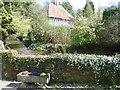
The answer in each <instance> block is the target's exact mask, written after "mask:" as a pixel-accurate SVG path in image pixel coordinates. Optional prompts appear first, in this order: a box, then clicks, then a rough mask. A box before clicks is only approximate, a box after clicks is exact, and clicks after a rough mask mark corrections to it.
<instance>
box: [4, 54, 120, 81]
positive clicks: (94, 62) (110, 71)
mask: <svg viewBox="0 0 120 90" xmlns="http://www.w3.org/2000/svg"><path fill="white" fill-rule="evenodd" d="M3 56H5V57H6V59H5V60H6V61H7V62H10V63H11V64H12V65H13V66H14V67H15V69H16V70H24V69H26V70H29V71H40V72H42V71H46V70H47V69H48V65H51V66H50V67H49V68H52V69H53V70H58V69H60V68H59V66H73V67H74V66H77V67H78V70H79V69H80V70H81V69H88V70H90V69H93V70H94V73H95V78H96V79H97V80H98V82H99V81H101V80H102V79H101V77H102V78H103V77H104V78H109V80H110V81H111V82H112V83H114V82H115V80H116V78H118V77H117V76H118V75H119V73H120V58H119V57H116V56H105V55H90V54H54V55H48V56H29V57H26V56H19V57H18V56H12V58H10V59H9V58H8V55H7V54H3ZM53 70H51V71H50V72H51V73H52V71H53ZM104 78H103V80H104Z"/></svg>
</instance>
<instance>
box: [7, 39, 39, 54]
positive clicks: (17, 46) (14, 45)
mask: <svg viewBox="0 0 120 90" xmlns="http://www.w3.org/2000/svg"><path fill="white" fill-rule="evenodd" d="M6 44H7V46H8V47H9V49H13V50H17V51H18V53H19V54H24V55H38V54H41V51H39V50H31V49H29V48H27V47H26V46H25V45H24V44H23V42H21V41H20V40H19V39H17V38H16V39H12V40H11V39H7V40H6Z"/></svg>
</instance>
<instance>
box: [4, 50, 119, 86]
mask: <svg viewBox="0 0 120 90" xmlns="http://www.w3.org/2000/svg"><path fill="white" fill-rule="evenodd" d="M4 52H5V53H7V58H13V57H15V58H16V57H17V58H19V59H20V60H27V61H26V63H29V62H33V63H30V65H32V64H33V67H34V68H36V67H37V64H35V63H34V61H35V60H38V62H36V63H41V65H42V64H43V66H45V67H44V70H43V69H42V68H40V69H39V70H40V71H41V70H43V71H45V72H50V74H51V80H50V82H53V83H58V82H59V83H81V84H97V83H98V78H97V77H96V74H95V70H93V69H92V68H88V67H86V68H83V69H79V68H78V66H77V65H76V66H75V65H74V66H70V65H67V64H62V63H63V62H61V60H60V58H57V57H55V58H52V56H50V57H51V58H52V59H54V60H51V58H47V59H45V64H44V62H40V61H39V59H41V58H40V57H43V58H46V57H48V56H35V55H33V56H32V55H19V54H18V53H17V52H16V51H15V50H9V51H8V50H6V51H4ZM23 57H25V58H23ZM33 57H35V58H37V59H34V58H33ZM3 58H4V57H3ZM17 58H16V61H17V60H18V59H17ZM26 58H27V59H26ZM29 58H32V60H31V59H29ZM9 60H10V59H8V60H5V58H4V59H3V78H4V79H9V80H17V79H16V78H17V77H16V76H17V74H18V73H19V72H21V71H25V70H28V71H31V67H27V64H26V63H23V62H22V63H23V66H20V64H19V63H20V60H18V61H17V63H15V62H12V63H11V62H9ZM29 60H30V61H29ZM41 60H43V59H41ZM64 63H65V62H64ZM25 64H26V65H25ZM34 64H35V66H34ZM16 67H17V68H16ZM34 68H32V70H34V71H35V70H36V69H34ZM118 71H119V70H118ZM115 75H116V76H115V79H114V80H115V81H114V82H115V83H117V84H119V83H120V81H119V80H120V77H119V75H120V73H117V74H115ZM99 80H101V84H111V82H112V80H111V79H110V78H109V77H108V76H102V77H100V78H99Z"/></svg>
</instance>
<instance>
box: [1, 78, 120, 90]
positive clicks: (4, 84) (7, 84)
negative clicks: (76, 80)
mask: <svg viewBox="0 0 120 90" xmlns="http://www.w3.org/2000/svg"><path fill="white" fill-rule="evenodd" d="M98 87H99V88H103V87H102V86H96V85H95V86H94V85H92V86H88V85H81V84H64V83H63V84H49V85H48V86H47V88H48V89H50V88H52V89H53V88H91V89H95V88H98ZM2 88H10V90H17V88H32V89H34V88H46V87H40V86H39V87H38V86H36V85H34V84H27V85H25V84H23V83H20V82H17V81H1V80H0V90H1V89H2ZM13 88H14V89H13ZM117 88H120V86H117ZM3 90H4V89H3ZM5 90H6V89H5Z"/></svg>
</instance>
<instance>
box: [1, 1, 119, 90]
mask: <svg viewBox="0 0 120 90" xmlns="http://www.w3.org/2000/svg"><path fill="white" fill-rule="evenodd" d="M87 1H89V0H87ZM87 1H86V4H85V7H84V8H83V9H78V10H77V11H76V12H75V11H74V10H73V7H72V5H71V4H70V3H69V2H62V3H61V4H60V5H61V6H62V7H64V8H65V9H66V10H67V11H68V12H69V13H70V14H71V15H72V16H73V17H74V19H73V20H72V23H73V25H71V26H67V25H63V26H56V25H50V24H49V17H48V16H47V15H46V10H45V9H44V8H43V7H42V6H40V5H39V4H38V3H36V2H4V1H3V0H0V6H1V7H0V11H1V13H0V20H1V24H0V34H1V37H0V40H1V41H3V42H4V45H5V48H6V49H5V50H0V56H1V60H2V70H3V71H2V72H3V73H2V77H3V79H4V80H15V81H17V80H19V81H21V80H23V82H27V80H28V81H29V80H31V81H30V82H35V83H36V82H40V80H41V83H42V84H43V85H45V84H48V87H49V85H53V86H54V87H55V88H60V87H61V86H62V85H63V86H64V84H81V85H83V88H89V87H88V86H89V85H90V86H94V85H95V87H94V88H120V81H119V80H120V77H119V76H120V54H119V53H120V30H119V26H120V24H119V23H120V20H119V13H118V12H119V7H117V6H110V7H106V8H105V9H104V10H103V11H102V12H100V10H96V9H95V7H94V3H93V2H92V1H91V2H87ZM46 4H48V3H46ZM20 51H22V52H25V53H22V52H20ZM31 52H32V53H31ZM38 52H39V53H38ZM11 72H12V73H11ZM22 75H23V76H25V78H24V77H22ZM28 75H29V76H30V78H31V79H29V77H28ZM36 76H39V77H46V76H47V79H46V78H36ZM34 77H35V78H34ZM18 78H19V79H18ZM32 78H33V79H32ZM45 81H46V82H45ZM86 86H87V87H86Z"/></svg>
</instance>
